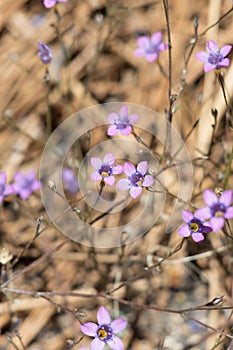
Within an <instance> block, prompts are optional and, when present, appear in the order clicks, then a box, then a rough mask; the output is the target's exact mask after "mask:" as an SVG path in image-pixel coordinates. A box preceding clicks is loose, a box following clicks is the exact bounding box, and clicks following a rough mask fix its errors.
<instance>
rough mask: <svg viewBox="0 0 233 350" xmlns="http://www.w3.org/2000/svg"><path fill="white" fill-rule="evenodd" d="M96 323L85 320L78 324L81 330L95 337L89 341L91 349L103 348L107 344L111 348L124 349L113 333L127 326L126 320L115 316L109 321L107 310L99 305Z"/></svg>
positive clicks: (101, 349) (99, 349)
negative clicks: (85, 321)
mask: <svg viewBox="0 0 233 350" xmlns="http://www.w3.org/2000/svg"><path fill="white" fill-rule="evenodd" d="M97 321H98V324H96V323H93V322H87V323H84V324H82V325H81V326H80V328H81V331H82V332H83V333H84V334H86V335H88V336H90V337H95V339H94V340H93V341H92V342H91V346H90V349H91V350H103V349H104V347H105V345H108V346H109V347H110V349H112V350H124V344H123V342H122V340H121V339H120V338H118V337H117V336H116V335H115V334H116V333H119V332H121V331H123V330H124V329H125V327H126V326H127V321H126V320H124V319H123V318H116V319H115V320H114V321H112V322H111V318H110V314H109V312H108V310H107V309H106V308H105V307H104V306H101V307H100V308H99V310H98V312H97Z"/></svg>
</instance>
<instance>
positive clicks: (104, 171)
mask: <svg viewBox="0 0 233 350" xmlns="http://www.w3.org/2000/svg"><path fill="white" fill-rule="evenodd" d="M114 163H115V158H114V155H113V154H112V153H107V154H105V156H104V159H103V161H102V159H100V158H98V157H92V158H91V165H92V166H93V167H94V168H95V169H96V171H94V172H93V173H92V174H91V180H93V181H104V182H105V183H106V184H107V185H109V186H112V185H113V184H114V182H115V177H114V176H113V175H117V174H121V173H122V166H121V165H115V166H114Z"/></svg>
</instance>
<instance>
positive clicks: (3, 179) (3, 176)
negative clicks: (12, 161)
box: [0, 172, 6, 185]
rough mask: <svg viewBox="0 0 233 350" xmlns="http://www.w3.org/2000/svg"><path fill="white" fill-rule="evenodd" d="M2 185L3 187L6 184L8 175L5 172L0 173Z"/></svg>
mask: <svg viewBox="0 0 233 350" xmlns="http://www.w3.org/2000/svg"><path fill="white" fill-rule="evenodd" d="M0 184H1V185H5V184H6V173H5V172H2V173H0Z"/></svg>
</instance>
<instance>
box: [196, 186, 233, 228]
mask: <svg viewBox="0 0 233 350" xmlns="http://www.w3.org/2000/svg"><path fill="white" fill-rule="evenodd" d="M203 198H204V201H205V202H206V204H207V205H208V207H204V208H200V209H198V210H197V212H196V213H197V214H198V216H199V217H200V219H203V220H209V219H210V225H211V227H212V229H213V231H215V232H216V231H218V230H221V229H222V228H223V226H224V219H232V218H233V207H231V206H230V205H231V203H232V190H226V191H224V192H223V193H222V195H221V196H220V197H218V196H217V195H216V193H215V192H214V191H212V190H205V191H204V193H203Z"/></svg>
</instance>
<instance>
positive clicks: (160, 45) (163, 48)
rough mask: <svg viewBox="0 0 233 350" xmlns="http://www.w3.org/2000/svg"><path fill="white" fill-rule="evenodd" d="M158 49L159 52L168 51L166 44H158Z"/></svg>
mask: <svg viewBox="0 0 233 350" xmlns="http://www.w3.org/2000/svg"><path fill="white" fill-rule="evenodd" d="M158 49H159V51H164V50H167V49H168V44H166V43H161V44H159V46H158Z"/></svg>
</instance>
